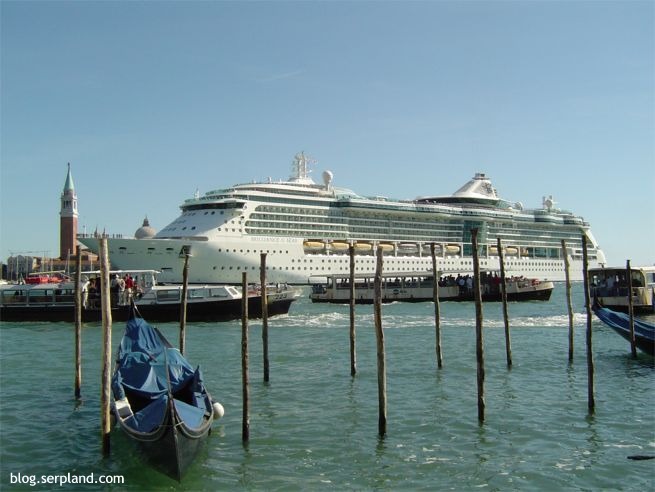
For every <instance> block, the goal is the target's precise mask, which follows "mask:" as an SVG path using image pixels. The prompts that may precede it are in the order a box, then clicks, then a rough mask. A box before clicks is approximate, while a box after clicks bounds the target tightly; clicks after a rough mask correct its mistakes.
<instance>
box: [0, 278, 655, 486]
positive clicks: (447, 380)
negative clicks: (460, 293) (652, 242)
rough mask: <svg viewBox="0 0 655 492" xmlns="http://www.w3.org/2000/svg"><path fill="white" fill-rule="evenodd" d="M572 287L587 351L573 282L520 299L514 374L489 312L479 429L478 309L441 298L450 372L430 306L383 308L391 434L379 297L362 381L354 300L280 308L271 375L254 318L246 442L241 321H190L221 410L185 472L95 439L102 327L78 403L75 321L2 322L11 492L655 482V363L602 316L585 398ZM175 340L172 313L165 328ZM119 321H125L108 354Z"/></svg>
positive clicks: (360, 310) (367, 328) (197, 356)
mask: <svg viewBox="0 0 655 492" xmlns="http://www.w3.org/2000/svg"><path fill="white" fill-rule="evenodd" d="M581 291H582V288H581V285H579V284H578V285H575V286H574V309H575V311H576V314H575V329H576V333H575V360H574V362H573V363H572V364H569V362H568V316H567V314H566V304H565V302H564V288H563V286H561V285H558V286H557V287H556V290H555V292H554V294H553V298H552V299H551V300H550V301H549V302H546V303H543V302H530V303H521V304H517V303H512V304H510V307H509V311H510V318H511V334H512V354H513V362H514V364H513V367H512V369H511V370H508V368H507V365H506V358H505V339H504V330H503V321H502V312H501V307H500V305H498V304H485V306H484V317H485V319H484V351H485V352H484V356H485V403H486V412H485V416H486V418H485V421H484V423H483V424H479V423H478V414H477V386H476V381H477V379H476V357H475V310H474V306H473V304H471V303H461V304H458V303H442V304H441V307H442V331H443V333H442V348H443V361H444V365H443V368H442V369H438V368H437V364H436V356H435V334H434V333H435V330H434V317H433V306H432V304H431V303H422V304H391V305H385V306H383V312H382V316H383V327H384V334H385V355H386V377H387V434H386V436H385V437H384V438H380V437H379V436H378V384H377V378H378V373H377V358H376V339H375V332H374V327H373V315H372V307H371V306H357V319H356V323H357V375H356V376H355V377H354V378H353V377H351V375H350V352H349V328H348V326H349V315H348V307H347V306H331V305H318V304H312V303H311V302H310V301H309V300H308V299H306V298H303V299H301V300H300V301H298V302H296V303H295V304H294V305H293V306H292V308H291V312H290V313H289V315H286V316H281V317H274V318H271V319H270V320H269V329H270V333H269V356H270V374H271V380H270V383H268V384H264V383H263V381H262V380H263V374H262V365H263V364H262V343H261V322H258V321H251V323H250V330H249V334H250V336H249V342H250V351H249V352H250V361H249V362H250V371H249V376H250V383H251V384H250V441H249V442H248V443H247V444H244V443H243V442H242V439H241V429H242V383H241V324H240V322H231V323H221V324H211V323H197V324H190V325H189V326H188V329H187V355H188V358H189V359H190V360H191V362H192V363H193V364H200V365H201V367H202V368H203V370H204V374H205V380H206V383H207V385H208V387H209V389H210V391H211V392H212V394H213V395H214V397H215V398H216V399H218V400H219V401H221V403H222V404H223V405H224V406H225V409H226V415H225V417H224V418H223V419H221V420H219V421H217V422H216V423H215V424H214V428H213V432H212V434H211V436H210V438H209V440H208V445H207V446H206V447H205V449H204V450H203V452H202V453H201V455H200V456H199V457H198V459H197V462H196V463H195V464H194V465H193V466H192V468H191V469H190V470H189V472H188V474H187V476H186V477H185V478H184V479H183V481H182V483H177V482H174V481H172V480H170V479H168V478H167V477H164V476H162V475H160V474H159V473H157V472H155V471H153V470H151V469H149V468H146V467H144V466H143V465H142V463H141V462H140V460H139V458H138V456H137V455H136V454H135V453H134V451H133V450H132V448H131V447H130V446H129V444H130V443H129V442H128V441H127V440H126V438H125V437H124V436H123V435H122V434H121V433H120V432H118V431H117V430H116V431H115V432H113V433H112V453H111V457H110V458H107V459H103V458H102V457H101V451H100V430H99V429H100V409H99V398H100V384H99V383H100V361H99V359H100V354H101V346H100V339H101V327H100V326H99V325H93V324H91V325H85V327H84V330H83V352H84V358H83V388H82V396H83V398H82V400H81V401H80V402H77V401H75V399H74V398H73V381H74V372H73V369H74V355H73V354H74V346H73V343H74V332H73V327H72V326H71V325H69V324H66V323H41V324H38V323H29V324H28V323H1V324H0V348H1V359H0V364H1V366H0V376H1V379H0V392H1V398H0V412H1V413H0V439H1V449H0V468H1V475H0V489H1V490H50V489H51V488H52V487H53V486H43V485H40V486H39V485H37V486H34V487H31V486H29V485H22V486H21V485H18V484H12V483H11V476H12V475H11V474H13V475H14V476H16V474H17V473H21V474H22V475H24V476H29V475H37V476H41V475H46V474H67V473H71V474H79V475H82V474H90V473H94V474H95V475H101V474H113V475H116V474H120V475H122V476H123V477H124V481H125V483H124V484H123V485H121V486H114V487H108V486H105V487H104V488H102V487H100V486H96V487H94V486H88V485H87V486H84V485H69V486H64V487H56V489H57V490H109V489H115V490H119V489H120V490H207V491H210V490H235V489H236V490H239V489H243V490H343V489H356V490H428V489H429V490H478V489H482V490H503V491H504V490H589V491H592V490H593V491H595V490H603V489H605V490H635V491H645V490H653V489H655V483H654V479H653V477H654V475H655V460H631V459H628V456H634V455H640V456H655V426H654V424H653V422H654V417H655V415H654V408H655V369H654V364H653V359H652V358H651V357H648V356H645V355H644V354H640V355H639V357H638V358H637V359H636V360H635V359H633V358H632V357H631V355H630V350H629V346H628V345H627V343H626V342H625V341H624V340H623V339H622V338H620V337H619V336H618V335H615V334H614V333H613V332H612V331H611V330H609V329H608V328H606V327H604V326H603V325H602V324H601V323H600V322H599V321H597V320H594V321H593V349H594V366H595V401H596V409H595V412H594V413H593V415H590V414H589V412H588V408H587V381H588V376H587V374H588V373H587V360H586V346H585V329H586V314H585V312H584V308H583V305H582V302H581ZM158 326H159V327H160V328H161V329H162V331H164V333H165V334H166V335H167V336H168V337H169V339H170V340H171V341H177V339H178V335H177V329H178V328H177V326H176V325H175V324H174V323H168V324H161V325H158ZM122 329H123V326H122V325H121V324H115V325H114V333H113V342H114V343H113V351H114V353H115V350H116V347H117V344H118V342H119V340H120V336H121V335H122Z"/></svg>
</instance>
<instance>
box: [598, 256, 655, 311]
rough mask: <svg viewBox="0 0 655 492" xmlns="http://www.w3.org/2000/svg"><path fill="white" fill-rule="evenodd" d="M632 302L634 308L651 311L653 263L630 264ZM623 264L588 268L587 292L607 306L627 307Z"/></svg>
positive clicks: (654, 281) (654, 290)
mask: <svg viewBox="0 0 655 492" xmlns="http://www.w3.org/2000/svg"><path fill="white" fill-rule="evenodd" d="M630 277H631V278H632V305H633V309H634V310H635V311H636V312H644V313H653V312H655V294H654V293H655V266H645V267H631V268H630ZM630 277H628V271H627V269H626V268H625V267H610V268H590V269H589V287H590V289H589V290H590V296H591V298H592V299H594V298H596V299H597V300H598V302H599V303H600V304H601V305H603V306H605V307H608V308H610V309H613V310H616V311H623V312H627V311H628V309H629V301H628V290H629V282H628V280H629V278H630Z"/></svg>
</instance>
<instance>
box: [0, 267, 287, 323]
mask: <svg viewBox="0 0 655 492" xmlns="http://www.w3.org/2000/svg"><path fill="white" fill-rule="evenodd" d="M98 273H99V272H92V273H91V274H90V275H91V280H93V279H94V277H93V275H96V274H98ZM128 274H129V275H131V276H132V275H133V277H132V278H133V279H134V280H133V282H134V287H133V288H132V290H133V292H131V293H127V292H125V291H124V292H123V293H120V292H118V291H116V292H113V291H112V293H111V295H110V300H111V314H112V319H113V320H115V321H126V320H128V319H129V316H130V301H132V300H133V301H134V303H135V305H136V306H137V308H138V309H139V311H140V313H141V315H142V316H145V317H146V318H147V319H149V320H151V321H157V322H165V321H178V320H179V318H180V306H181V301H182V285H179V284H158V283H157V282H156V276H155V274H156V272H154V271H151V270H132V271H130V272H125V271H122V270H116V271H112V272H111V275H115V276H123V275H128ZM85 275H89V274H87V273H85ZM90 284H91V281H89V283H88V284H87V285H85V287H83V288H82V291H83V292H82V303H83V307H82V321H84V322H95V321H100V320H101V319H102V310H101V306H100V293H99V292H98V291H97V290H95V289H94V288H91V287H90V286H89V285H90ZM126 290H127V289H126ZM265 290H266V293H265V295H266V296H267V305H268V309H267V311H268V315H269V316H275V315H280V314H286V313H288V312H289V309H290V307H291V304H292V303H293V302H294V301H295V300H296V299H298V297H299V292H298V291H297V290H295V289H291V288H289V287H287V286H285V285H269V286H267V287H266V289H265ZM247 295H248V317H249V318H261V316H262V309H261V296H262V293H261V289H259V288H258V287H253V288H251V289H249V291H248V293H247ZM241 299H242V293H241V289H240V288H239V287H235V286H231V285H197V284H191V285H188V287H187V310H186V319H187V321H190V322H195V321H229V320H233V319H239V318H240V317H241ZM74 308H75V285H74V283H72V282H69V281H67V282H61V283H56V284H7V285H2V286H0V321H69V322H73V321H74V319H75V317H74V316H75V310H74Z"/></svg>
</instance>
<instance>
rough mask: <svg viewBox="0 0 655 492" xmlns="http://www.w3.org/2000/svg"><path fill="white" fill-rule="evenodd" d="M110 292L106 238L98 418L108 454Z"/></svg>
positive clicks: (102, 262)
mask: <svg viewBox="0 0 655 492" xmlns="http://www.w3.org/2000/svg"><path fill="white" fill-rule="evenodd" d="M110 296H111V292H110V290H109V253H108V249H107V238H106V237H103V238H101V239H100V303H101V304H100V305H101V309H102V376H101V385H100V387H101V394H100V419H101V433H102V434H101V435H102V454H103V455H104V456H108V455H109V451H110V438H109V434H110V432H111V409H110V405H111V397H110V389H111V297H110Z"/></svg>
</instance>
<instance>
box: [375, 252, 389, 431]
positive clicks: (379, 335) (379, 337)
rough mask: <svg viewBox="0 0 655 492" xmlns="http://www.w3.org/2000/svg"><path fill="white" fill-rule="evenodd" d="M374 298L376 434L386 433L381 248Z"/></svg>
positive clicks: (378, 254)
mask: <svg viewBox="0 0 655 492" xmlns="http://www.w3.org/2000/svg"><path fill="white" fill-rule="evenodd" d="M373 285H374V292H375V298H374V302H373V317H374V319H375V339H376V342H377V361H378V434H379V435H380V437H384V435H385V434H386V433H387V369H386V363H385V357H384V330H383V329H382V248H381V247H378V250H377V263H376V267H375V280H374V283H373Z"/></svg>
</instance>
